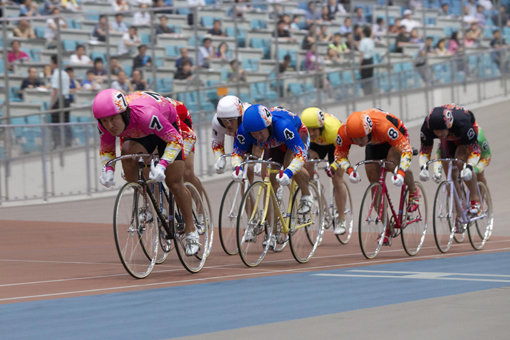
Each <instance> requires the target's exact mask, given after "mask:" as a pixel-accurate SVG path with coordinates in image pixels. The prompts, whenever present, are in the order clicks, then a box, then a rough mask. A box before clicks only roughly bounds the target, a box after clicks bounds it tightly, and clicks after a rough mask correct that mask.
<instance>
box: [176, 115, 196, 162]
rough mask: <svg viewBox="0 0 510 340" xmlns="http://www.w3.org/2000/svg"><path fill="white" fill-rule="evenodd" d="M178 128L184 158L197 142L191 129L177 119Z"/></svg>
mask: <svg viewBox="0 0 510 340" xmlns="http://www.w3.org/2000/svg"><path fill="white" fill-rule="evenodd" d="M179 128H180V130H181V131H180V132H181V136H182V143H183V150H184V156H188V155H189V153H190V152H191V150H193V146H194V145H195V143H196V141H197V135H196V134H195V132H194V131H193V130H192V129H191V127H190V126H189V125H188V124H186V123H185V122H183V121H181V120H180V119H179Z"/></svg>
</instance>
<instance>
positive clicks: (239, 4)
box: [188, 0, 251, 18]
mask: <svg viewBox="0 0 510 340" xmlns="http://www.w3.org/2000/svg"><path fill="white" fill-rule="evenodd" d="M190 1H193V2H196V1H200V2H202V3H203V5H201V6H205V2H204V0H188V3H189V2H190ZM247 2H249V0H248V1H244V0H235V6H234V7H232V11H231V12H230V13H231V14H230V15H231V16H237V17H238V18H243V17H244V12H246V11H249V10H250V9H251V6H250V5H249V4H247Z"/></svg>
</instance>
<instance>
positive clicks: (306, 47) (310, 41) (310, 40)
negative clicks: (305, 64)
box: [301, 24, 315, 50]
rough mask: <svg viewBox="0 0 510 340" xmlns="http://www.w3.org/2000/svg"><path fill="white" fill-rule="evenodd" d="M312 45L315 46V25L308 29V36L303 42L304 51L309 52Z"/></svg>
mask: <svg viewBox="0 0 510 340" xmlns="http://www.w3.org/2000/svg"><path fill="white" fill-rule="evenodd" d="M312 44H315V25H314V24H313V25H310V28H309V29H308V34H307V35H305V36H304V38H303V41H302V42H301V49H302V50H309V49H310V47H311V46H312Z"/></svg>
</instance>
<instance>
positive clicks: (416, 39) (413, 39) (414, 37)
mask: <svg viewBox="0 0 510 340" xmlns="http://www.w3.org/2000/svg"><path fill="white" fill-rule="evenodd" d="M409 42H410V43H413V44H415V45H417V44H422V43H423V39H422V38H421V36H420V33H418V29H417V28H413V29H412V30H411V33H409Z"/></svg>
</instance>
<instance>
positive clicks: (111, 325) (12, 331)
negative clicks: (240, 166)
mask: <svg viewBox="0 0 510 340" xmlns="http://www.w3.org/2000/svg"><path fill="white" fill-rule="evenodd" d="M411 272H419V273H418V274H416V273H411ZM503 286H510V252H504V253H493V254H477V255H470V256H462V257H451V258H441V259H435V260H423V261H413V262H402V263H393V264H384V265H374V266H364V267H358V268H348V269H339V270H328V271H320V272H308V273H300V274H286V275H278V276H271V277H261V278H251V279H243V280H235V281H226V282H217V283H206V284H196V285H190V286H183V287H172V288H159V289H150V290H144V291H137V292H129V293H115V294H107V295H97V296H87V297H78V298H66V299H55V300H47V301H35V302H25V303H16V304H10V305H1V306H0V334H1V336H0V337H1V338H9V339H10V338H32V339H34V338H37V339H40V338H44V339H47V338H73V339H104V338H122V339H140V338H143V339H148V338H168V337H178V336H185V335H196V334H201V333H209V332H215V331H221V330H227V329H233V328H239V327H246V326H255V325H261V324H266V323H272V322H278V321H287V320H293V319H299V318H306V317H313V316H320V315H325V314H332V313H339V312H345V311H350V310H357V309H362V308H369V307H377V306H384V305H390V304H396V303H402V302H408V301H415V300H421V299H429V298H434V297H441V296H448V295H454V294H461V293H468V292H474V291H480V290H485V289H491V288H498V287H503ZM183 315H185V316H183Z"/></svg>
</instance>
